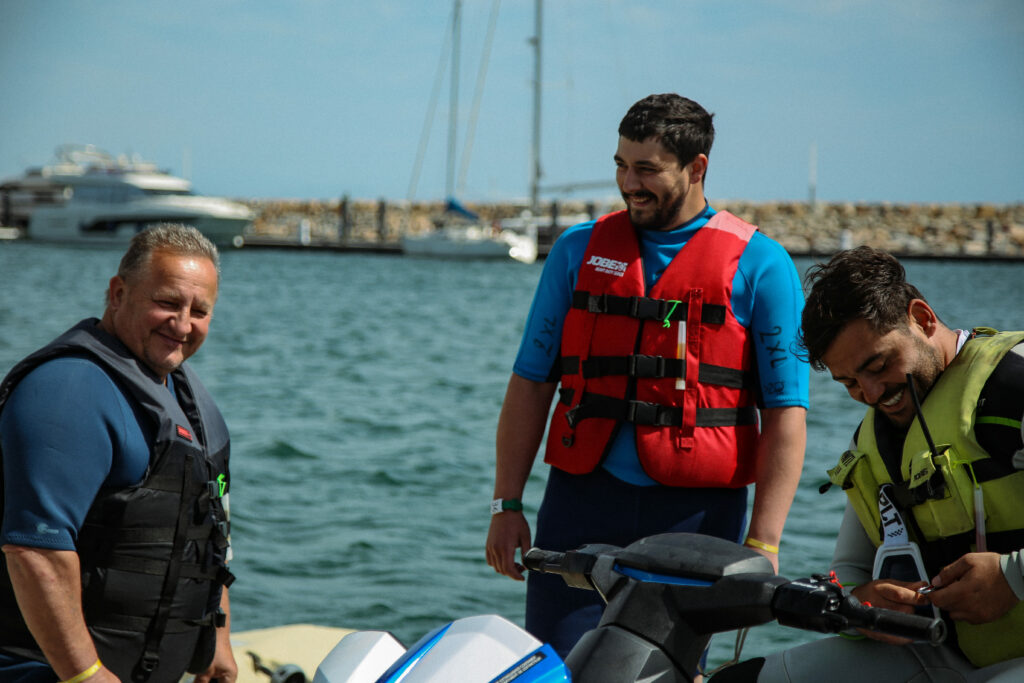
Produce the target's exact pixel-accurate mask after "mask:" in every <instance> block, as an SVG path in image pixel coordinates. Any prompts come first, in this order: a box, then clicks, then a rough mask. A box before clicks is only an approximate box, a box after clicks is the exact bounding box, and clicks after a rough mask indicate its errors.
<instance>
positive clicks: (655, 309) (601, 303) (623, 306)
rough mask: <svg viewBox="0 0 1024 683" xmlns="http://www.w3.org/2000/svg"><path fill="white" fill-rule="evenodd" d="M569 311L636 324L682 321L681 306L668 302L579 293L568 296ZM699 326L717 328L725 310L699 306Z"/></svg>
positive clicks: (723, 308)
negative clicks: (630, 320) (620, 317)
mask: <svg viewBox="0 0 1024 683" xmlns="http://www.w3.org/2000/svg"><path fill="white" fill-rule="evenodd" d="M572 307H573V308H577V309H580V310H584V311H587V312H589V313H607V314H610V315H624V316H627V317H630V318H636V319H638V320H686V318H687V315H686V310H687V307H686V306H685V305H679V302H678V301H669V300H668V299H652V298H650V297H646V296H615V295H614V294H591V293H590V292H588V291H586V290H582V289H577V290H576V291H574V292H573V293H572ZM700 322H702V323H706V324H709V325H721V324H723V323H724V322H725V306H722V305H720V304H704V305H702V306H701V313H700Z"/></svg>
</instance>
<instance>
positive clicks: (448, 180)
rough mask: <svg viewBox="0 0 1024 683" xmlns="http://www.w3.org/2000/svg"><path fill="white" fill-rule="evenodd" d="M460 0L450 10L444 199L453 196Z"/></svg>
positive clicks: (457, 102)
mask: <svg viewBox="0 0 1024 683" xmlns="http://www.w3.org/2000/svg"><path fill="white" fill-rule="evenodd" d="M461 14H462V0H455V8H454V9H453V10H452V76H451V81H452V82H451V94H450V101H449V104H448V107H449V110H448V168H447V170H446V174H445V181H444V191H445V197H446V199H450V198H452V197H454V196H455V141H456V132H457V131H456V127H457V124H458V119H459V43H460V42H461V38H460V24H461Z"/></svg>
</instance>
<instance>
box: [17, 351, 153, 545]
mask: <svg viewBox="0 0 1024 683" xmlns="http://www.w3.org/2000/svg"><path fill="white" fill-rule="evenodd" d="M170 381H171V380H170V377H168V382H169V388H171V389H173V387H171V386H170ZM83 405H88V406H94V407H95V408H96V410H89V411H83V410H81V409H80V407H81V406H83ZM154 428H155V426H154V425H152V424H150V422H149V420H147V419H144V418H143V416H142V414H136V413H135V409H134V408H133V407H132V405H131V404H130V403H129V401H128V400H127V399H126V398H125V396H124V393H122V391H121V389H120V388H119V387H118V386H117V385H116V384H115V383H114V381H113V380H112V379H111V378H110V376H109V375H108V374H107V373H106V372H104V371H103V369H101V368H100V367H99V366H98V365H96V363H94V362H92V361H90V360H87V359H85V358H77V357H63V358H57V359H54V360H51V361H48V362H46V363H44V364H43V365H40V366H39V367H38V368H36V369H35V370H33V371H32V372H31V373H29V374H28V375H27V376H26V377H25V378H24V379H22V380H21V382H19V383H18V385H17V386H16V387H15V389H14V392H13V393H12V394H11V398H10V399H9V400H8V402H7V405H6V406H5V407H4V410H3V412H2V413H0V447H2V449H3V452H5V453H20V454H21V456H22V457H19V458H17V459H15V458H6V459H5V461H4V477H3V481H4V498H3V499H4V509H3V526H2V528H0V542H2V543H11V544H14V545H22V546H29V547H34V548H46V549H49V550H75V549H76V541H77V537H78V530H79V529H80V528H81V526H82V522H83V520H84V519H85V517H86V513H88V511H89V508H90V507H91V506H92V503H93V499H94V498H95V497H96V493H97V492H98V491H99V490H100V489H101V488H106V487H115V488H124V487H127V486H133V485H135V484H138V483H139V482H140V481H141V480H142V478H143V476H144V475H145V473H146V468H147V467H148V465H149V459H150V447H151V444H152V442H153V439H154V437H155V432H154V431H153V430H154Z"/></svg>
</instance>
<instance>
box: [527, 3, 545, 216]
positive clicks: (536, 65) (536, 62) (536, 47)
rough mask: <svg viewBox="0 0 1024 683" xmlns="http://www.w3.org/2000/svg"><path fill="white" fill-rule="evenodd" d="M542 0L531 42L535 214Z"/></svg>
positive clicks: (533, 201) (534, 204) (534, 202)
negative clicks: (532, 56)
mask: <svg viewBox="0 0 1024 683" xmlns="http://www.w3.org/2000/svg"><path fill="white" fill-rule="evenodd" d="M541 4H542V0H535V5H534V32H533V38H532V39H531V41H530V42H531V43H532V44H533V55H534V58H533V144H532V145H531V147H530V210H531V211H533V213H534V214H535V215H536V213H537V210H538V208H539V206H540V202H539V199H538V195H539V194H540V177H541V169H540V91H541V79H540V74H541V61H540V58H541V53H540V48H541V35H542V34H541V29H542V24H543V11H542V7H541Z"/></svg>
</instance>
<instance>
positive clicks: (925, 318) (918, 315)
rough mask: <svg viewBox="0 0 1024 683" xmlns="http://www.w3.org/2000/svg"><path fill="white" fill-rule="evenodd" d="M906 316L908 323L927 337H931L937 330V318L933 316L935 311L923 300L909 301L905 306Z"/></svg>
mask: <svg viewBox="0 0 1024 683" xmlns="http://www.w3.org/2000/svg"><path fill="white" fill-rule="evenodd" d="M907 315H908V316H909V317H910V322H911V323H913V324H916V325H917V326H918V327H920V328H921V331H922V332H924V334H925V336H927V337H931V336H932V335H933V334H935V332H936V331H937V330H938V329H939V316H937V315H935V311H933V310H932V307H931V306H929V305H928V303H927V302H926V301H924V300H923V299H911V300H910V304H909V306H907Z"/></svg>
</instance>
